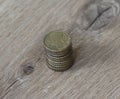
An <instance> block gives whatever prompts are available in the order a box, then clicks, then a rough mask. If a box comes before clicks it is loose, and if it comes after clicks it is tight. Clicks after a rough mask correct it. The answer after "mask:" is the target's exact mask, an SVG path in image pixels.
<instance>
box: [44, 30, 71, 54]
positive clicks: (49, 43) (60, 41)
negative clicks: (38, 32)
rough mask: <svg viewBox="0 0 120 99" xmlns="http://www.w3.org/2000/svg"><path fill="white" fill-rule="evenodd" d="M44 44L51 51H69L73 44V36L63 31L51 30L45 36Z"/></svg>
mask: <svg viewBox="0 0 120 99" xmlns="http://www.w3.org/2000/svg"><path fill="white" fill-rule="evenodd" d="M44 46H45V49H46V50H47V51H50V52H57V53H58V52H63V51H66V50H67V51H68V49H69V48H70V46H71V38H70V36H69V35H68V34H66V33H63V32H50V33H49V34H47V35H46V36H45V38H44Z"/></svg>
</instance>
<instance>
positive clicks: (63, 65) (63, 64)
mask: <svg viewBox="0 0 120 99" xmlns="http://www.w3.org/2000/svg"><path fill="white" fill-rule="evenodd" d="M46 61H47V63H49V64H50V65H51V66H53V67H61V68H66V66H70V65H73V59H69V60H65V61H62V62H55V61H52V60H50V59H46Z"/></svg>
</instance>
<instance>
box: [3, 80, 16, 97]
mask: <svg viewBox="0 0 120 99" xmlns="http://www.w3.org/2000/svg"><path fill="white" fill-rule="evenodd" d="M17 81H18V80H15V81H14V82H12V83H11V84H10V85H9V86H8V87H7V88H6V89H5V94H4V95H3V96H2V97H1V99H3V98H4V97H5V96H6V95H7V94H8V93H9V92H10V89H11V88H12V87H13V86H14V85H15V84H16V83H17Z"/></svg>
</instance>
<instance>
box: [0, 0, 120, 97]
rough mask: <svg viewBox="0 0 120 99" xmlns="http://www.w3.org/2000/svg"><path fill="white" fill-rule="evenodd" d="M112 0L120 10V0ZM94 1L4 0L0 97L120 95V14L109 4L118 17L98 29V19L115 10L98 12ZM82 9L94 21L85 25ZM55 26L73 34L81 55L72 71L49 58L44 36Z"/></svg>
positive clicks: (0, 16) (1, 9) (0, 11)
mask: <svg viewBox="0 0 120 99" xmlns="http://www.w3.org/2000/svg"><path fill="white" fill-rule="evenodd" d="M103 1H104V0H103ZM108 1H110V2H112V3H114V4H115V5H116V6H115V7H117V8H116V9H117V11H118V13H119V0H116V1H114V0H108ZM92 4H93V6H92V7H94V4H99V1H97V0H96V1H95V0H89V1H88V0H34V1H33V0H0V99H42V98H44V99H119V98H120V94H119V93H120V80H119V79H120V72H119V71H120V66H119V65H120V44H119V42H120V33H119V31H120V26H119V23H120V18H119V15H118V14H116V13H117V11H116V10H115V8H114V7H113V8H110V9H109V11H114V10H115V17H114V18H113V20H112V19H111V23H109V22H108V21H107V20H105V21H104V22H108V24H105V26H104V27H102V28H101V29H99V28H100V25H101V24H102V22H101V21H100V20H99V19H100V18H102V17H103V18H104V17H106V16H105V15H106V14H105V13H109V14H110V12H109V11H108V12H107V11H106V12H105V13H104V11H102V13H101V14H99V15H95V13H96V10H94V9H95V8H94V9H92V8H89V7H90V5H92ZM87 9H88V10H87ZM89 9H92V11H91V10H89ZM87 11H88V12H90V11H91V14H89V13H88V12H87ZM94 11H95V13H93V16H91V15H92V12H94ZM83 14H84V15H86V16H87V14H88V17H89V18H92V21H91V20H88V23H85V25H83V24H82V22H85V21H84V18H85V17H86V16H84V15H83ZM104 14H105V15H104ZM82 15H83V16H84V17H82ZM94 17H95V18H94ZM91 22H92V24H91ZM99 22H100V23H99ZM89 23H90V24H89ZM86 25H87V27H88V28H87V29H84V28H85V26H86ZM52 30H61V31H65V32H68V33H69V34H70V35H71V37H72V40H73V48H74V54H75V56H76V58H75V64H74V66H73V67H72V68H71V69H69V70H68V71H65V72H54V71H52V70H50V69H48V68H47V66H46V64H45V52H44V49H43V38H44V36H45V34H47V33H48V32H49V31H52ZM27 64H30V65H31V66H33V68H34V71H33V73H31V74H30V75H26V74H25V73H23V68H24V66H25V65H27Z"/></svg>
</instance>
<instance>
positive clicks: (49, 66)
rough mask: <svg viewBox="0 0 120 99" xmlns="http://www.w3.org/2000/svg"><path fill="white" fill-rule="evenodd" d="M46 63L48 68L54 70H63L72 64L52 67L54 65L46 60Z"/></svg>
mask: <svg viewBox="0 0 120 99" xmlns="http://www.w3.org/2000/svg"><path fill="white" fill-rule="evenodd" d="M46 63H47V66H48V68H50V69H52V70H54V71H65V70H67V69H69V68H70V67H71V66H72V65H68V66H65V67H54V66H52V65H50V64H49V63H48V62H46Z"/></svg>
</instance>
